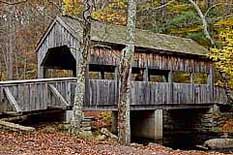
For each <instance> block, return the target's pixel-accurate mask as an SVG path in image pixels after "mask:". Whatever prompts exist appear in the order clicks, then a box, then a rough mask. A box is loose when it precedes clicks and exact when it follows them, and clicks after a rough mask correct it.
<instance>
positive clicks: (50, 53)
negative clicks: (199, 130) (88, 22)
mask: <svg viewBox="0 0 233 155" xmlns="http://www.w3.org/2000/svg"><path fill="white" fill-rule="evenodd" d="M81 38H82V27H81V24H80V23H79V21H78V20H76V19H73V18H71V17H66V16H63V17H57V18H56V19H55V20H54V21H53V22H52V23H51V24H50V26H49V27H48V29H47V31H46V32H45V34H44V35H43V37H42V38H41V40H40V42H39V43H38V46H37V48H36V54H37V58H38V79H35V80H22V81H6V82H0V102H1V105H0V112H6V111H16V112H33V111H41V110H47V109H49V108H63V109H72V104H73V102H74V93H75V87H76V80H75V78H74V76H75V75H76V61H77V63H79V62H80V59H82V57H81V54H80V53H81V49H80V42H81V40H82V39H81ZM126 38H127V37H126V27H124V26H116V25H108V24H104V23H100V22H93V23H92V27H91V40H92V47H91V53H90V56H89V65H88V66H87V69H88V74H87V75H86V79H87V80H86V81H87V82H86V95H85V103H84V107H83V108H84V110H109V111H116V110H117V99H118V91H117V90H118V85H117V79H118V77H117V72H118V66H119V60H120V54H121V50H122V49H123V48H124V47H125V44H126V43H127V40H126ZM207 52H208V51H207V49H205V48H203V47H202V46H200V45H198V44H197V43H196V42H194V41H192V40H191V39H184V38H179V37H174V36H168V35H163V34H155V33H152V32H149V31H145V30H139V29H137V31H136V53H135V56H134V62H133V66H132V67H133V68H132V73H133V76H132V89H131V110H133V111H153V113H152V115H151V117H150V118H148V119H146V120H144V121H140V125H137V123H135V122H134V123H133V124H134V129H135V131H141V132H140V134H139V135H143V136H147V137H150V138H151V137H156V138H160V137H161V136H162V131H163V129H162V126H163V115H162V110H163V109H192V108H209V107H212V106H213V105H225V104H226V102H227V98H226V95H225V91H224V89H222V88H220V87H216V86H214V68H213V64H212V62H211V61H210V59H208V57H207ZM60 70H63V71H64V70H65V71H67V73H69V75H70V76H71V77H62V78H61V77H60V78H55V77H53V76H51V74H50V72H51V71H58V72H59V71H60ZM77 86H78V85H77ZM158 109H160V110H158ZM140 117H141V116H140ZM115 118H116V117H115ZM137 120H138V118H137ZM148 120H149V121H152V122H153V123H152V124H154V125H152V126H153V127H152V129H154V131H152V132H151V130H150V129H149V128H144V129H145V130H144V129H141V127H142V125H141V123H142V122H144V126H147V124H148ZM136 122H137V121H136ZM149 125H150V126H151V123H149ZM139 128H140V129H139ZM136 129H138V130H136ZM148 130H150V131H148ZM149 133H151V134H149Z"/></svg>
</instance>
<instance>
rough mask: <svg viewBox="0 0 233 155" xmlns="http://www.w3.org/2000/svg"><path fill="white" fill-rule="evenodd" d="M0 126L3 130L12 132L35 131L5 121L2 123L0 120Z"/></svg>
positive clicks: (31, 128)
mask: <svg viewBox="0 0 233 155" xmlns="http://www.w3.org/2000/svg"><path fill="white" fill-rule="evenodd" d="M0 126H1V127H3V128H6V129H8V130H12V131H19V130H20V131H27V132H33V131H35V128H33V127H26V126H22V125H19V124H15V123H11V122H6V121H2V120H0Z"/></svg>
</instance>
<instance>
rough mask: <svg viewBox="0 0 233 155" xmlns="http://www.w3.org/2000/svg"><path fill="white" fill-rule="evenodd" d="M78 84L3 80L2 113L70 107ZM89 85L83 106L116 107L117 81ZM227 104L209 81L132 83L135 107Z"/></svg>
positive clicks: (0, 86)
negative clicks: (202, 82)
mask: <svg viewBox="0 0 233 155" xmlns="http://www.w3.org/2000/svg"><path fill="white" fill-rule="evenodd" d="M75 86H76V85H75V78H57V79H36V80H22V81H6V82H0V112H7V111H16V112H31V111H38V110H47V109H48V108H67V107H71V106H72V104H73V102H74V93H75ZM86 86H87V87H86V88H87V91H86V97H85V104H84V109H86V110H103V109H105V110H116V108H117V97H118V91H117V90H118V87H117V82H116V81H114V80H95V79H91V80H89V82H88V83H87V85H86ZM225 103H226V96H225V93H224V90H223V89H222V88H218V87H214V89H213V90H211V89H210V87H209V86H208V85H206V84H185V83H173V84H169V83H153V82H143V81H140V82H139V81H133V82H132V91H131V109H132V110H142V109H151V110H152V109H156V108H184V107H185V106H193V107H206V106H209V105H213V104H225Z"/></svg>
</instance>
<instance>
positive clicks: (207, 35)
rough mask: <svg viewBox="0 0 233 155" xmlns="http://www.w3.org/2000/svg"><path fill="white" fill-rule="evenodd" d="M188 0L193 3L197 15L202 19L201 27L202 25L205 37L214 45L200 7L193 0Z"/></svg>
mask: <svg viewBox="0 0 233 155" xmlns="http://www.w3.org/2000/svg"><path fill="white" fill-rule="evenodd" d="M188 1H189V2H190V3H191V4H192V5H193V7H194V8H195V10H196V11H197V13H198V15H199V17H200V18H201V20H202V27H203V33H204V35H205V37H206V38H207V39H208V40H209V41H210V43H211V45H212V46H213V47H214V46H215V42H214V40H213V39H212V37H211V35H210V33H209V30H208V23H207V21H206V18H205V16H204V14H203V13H202V11H201V9H200V7H199V6H198V5H197V3H196V2H195V1H194V0H188Z"/></svg>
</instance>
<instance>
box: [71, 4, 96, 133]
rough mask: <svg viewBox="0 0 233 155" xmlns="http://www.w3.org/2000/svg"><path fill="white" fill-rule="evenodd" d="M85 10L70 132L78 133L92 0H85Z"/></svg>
mask: <svg viewBox="0 0 233 155" xmlns="http://www.w3.org/2000/svg"><path fill="white" fill-rule="evenodd" d="M84 5H85V10H84V11H83V40H82V42H81V50H78V49H76V76H77V83H76V89H75V100H74V106H73V118H72V122H71V128H70V132H71V133H73V134H77V133H78V132H79V131H80V124H81V120H82V117H83V113H82V107H83V103H84V97H85V83H86V79H85V75H86V72H87V65H88V58H89V51H90V43H91V42H90V31H91V13H92V9H93V2H92V0H84Z"/></svg>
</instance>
